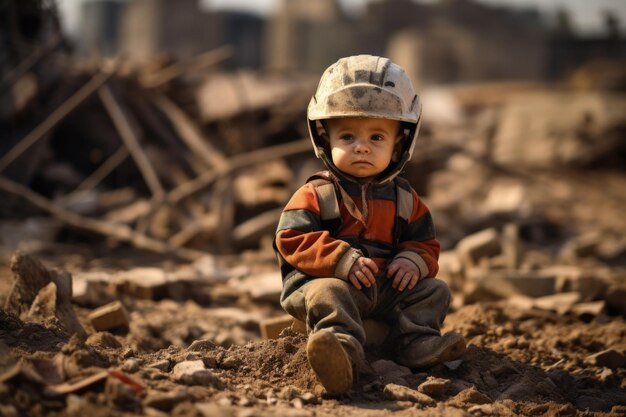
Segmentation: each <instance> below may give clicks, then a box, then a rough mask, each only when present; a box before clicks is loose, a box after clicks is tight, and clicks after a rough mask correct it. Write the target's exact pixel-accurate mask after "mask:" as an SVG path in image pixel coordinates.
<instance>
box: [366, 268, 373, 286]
mask: <svg viewBox="0 0 626 417" xmlns="http://www.w3.org/2000/svg"><path fill="white" fill-rule="evenodd" d="M363 274H364V275H365V278H366V279H367V282H368V284H373V283H375V282H376V277H375V276H374V273H373V272H372V270H371V269H369V268H363ZM367 286H368V287H369V285H367Z"/></svg>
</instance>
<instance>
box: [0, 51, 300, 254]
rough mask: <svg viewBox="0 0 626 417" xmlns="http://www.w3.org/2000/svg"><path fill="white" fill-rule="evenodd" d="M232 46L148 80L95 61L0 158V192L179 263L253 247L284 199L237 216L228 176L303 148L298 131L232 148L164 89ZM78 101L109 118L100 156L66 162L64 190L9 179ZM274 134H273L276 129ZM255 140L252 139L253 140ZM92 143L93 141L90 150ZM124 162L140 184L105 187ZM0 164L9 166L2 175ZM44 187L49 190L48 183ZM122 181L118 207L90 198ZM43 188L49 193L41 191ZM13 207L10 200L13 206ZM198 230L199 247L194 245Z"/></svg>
mask: <svg viewBox="0 0 626 417" xmlns="http://www.w3.org/2000/svg"><path fill="white" fill-rule="evenodd" d="M231 52H232V51H231V50H230V48H228V47H224V48H220V49H218V50H215V51H212V52H209V53H207V54H206V56H201V57H198V62H195V63H191V64H186V65H183V64H180V65H176V64H174V65H172V66H171V67H168V68H165V69H162V70H160V71H158V72H157V73H155V74H154V76H153V77H152V78H151V77H150V76H148V75H146V74H145V73H143V74H141V77H140V76H139V75H137V74H135V73H132V74H131V75H128V74H127V73H126V72H124V71H123V70H122V69H121V67H122V66H123V63H122V61H121V60H120V59H118V60H115V61H111V62H103V64H102V68H101V69H98V70H97V71H96V72H95V75H93V76H91V78H90V79H89V81H87V82H86V83H85V84H84V85H83V86H82V87H81V88H79V89H78V90H77V91H76V92H75V93H74V94H72V95H71V96H70V97H69V98H68V99H67V100H65V102H63V103H62V104H61V105H60V106H59V107H57V108H56V109H54V110H53V111H52V112H51V114H50V115H49V116H48V117H46V118H44V120H43V121H42V122H40V123H39V124H38V125H37V126H36V127H35V128H34V129H32V130H31V131H30V133H28V134H26V135H25V136H23V137H22V138H21V139H19V140H17V141H15V140H14V141H13V146H12V147H11V148H10V149H9V150H8V151H7V152H6V153H4V155H0V191H1V192H4V193H5V194H9V195H12V196H15V197H18V198H20V199H22V201H26V202H28V203H29V204H30V205H32V206H35V207H37V208H38V209H39V210H40V211H43V212H46V213H48V214H49V215H50V216H52V217H54V218H56V219H58V220H59V221H61V222H62V223H64V224H65V225H67V226H69V227H72V228H77V229H81V230H86V231H89V232H94V233H96V234H99V235H102V236H104V237H106V238H109V239H112V240H113V241H117V242H124V243H128V244H131V245H133V246H135V247H137V248H140V249H144V250H149V251H153V252H156V253H159V254H167V255H173V256H177V257H179V258H183V259H186V260H193V259H198V258H200V257H202V256H203V255H205V254H207V253H209V252H229V251H232V250H233V248H235V247H241V246H245V245H247V246H248V247H249V246H254V245H255V244H258V239H259V237H260V236H261V235H262V234H263V233H264V232H266V231H268V230H271V229H272V228H273V227H275V225H276V222H277V218H278V217H277V216H276V215H277V214H278V212H277V210H278V209H279V208H280V205H281V204H282V203H283V202H282V201H281V202H280V203H275V204H274V207H273V208H272V207H268V206H267V205H260V206H259V208H256V209H255V208H254V207H246V208H245V211H246V213H247V214H246V217H245V218H239V217H240V216H239V217H238V216H237V210H238V206H241V205H242V203H241V202H239V201H236V200H234V198H235V196H234V195H233V193H232V187H233V183H234V181H235V179H236V178H237V177H239V176H240V175H242V173H243V174H244V175H245V173H244V171H245V170H246V169H247V168H248V167H253V166H255V165H259V164H263V163H267V162H268V161H272V160H281V161H284V160H285V159H289V158H293V157H294V156H296V155H298V154H301V153H305V152H307V151H309V150H310V144H309V142H308V141H307V140H297V137H283V138H281V139H280V140H279V141H278V142H277V141H276V140H275V139H269V138H268V139H264V140H263V141H264V142H265V143H266V146H262V147H261V148H254V147H252V148H249V150H248V151H245V152H241V153H236V154H232V151H231V150H229V149H226V148H224V145H223V144H222V145H220V144H219V141H218V140H217V138H215V137H211V136H207V130H208V129H207V128H206V126H204V127H201V126H200V125H199V124H198V123H197V122H195V121H194V120H193V118H192V117H191V115H190V114H189V113H188V112H187V111H186V110H184V109H183V108H182V107H181V106H180V105H179V104H177V103H176V102H175V100H174V99H173V98H172V97H171V93H170V95H168V93H167V91H168V88H169V85H170V83H172V82H175V81H177V80H179V79H180V78H181V77H183V76H184V75H185V72H184V71H185V69H189V68H191V70H193V71H199V70H206V69H207V68H208V67H210V66H211V65H214V64H215V63H217V62H219V61H220V60H221V59H224V58H225V57H226V56H227V55H228V54H229V53H231ZM191 70H190V71H191ZM142 77H143V78H142ZM125 85H126V86H125ZM250 93H251V92H248V93H247V94H250ZM96 100H97V101H96ZM87 105H89V106H94V105H99V106H101V107H102V108H104V110H105V114H106V115H107V116H108V123H109V124H110V127H108V128H107V129H112V135H111V136H110V137H107V138H106V139H105V141H106V142H107V144H106V146H107V147H108V148H110V149H111V152H110V153H109V154H108V155H103V157H102V158H100V161H101V162H100V163H99V164H96V165H95V166H94V167H93V169H92V171H91V172H85V171H84V170H82V172H80V173H78V175H80V176H81V177H77V176H76V173H77V171H76V169H74V168H72V170H73V172H74V173H75V174H74V176H75V177H76V178H77V179H79V181H78V182H79V183H78V185H77V186H76V187H74V189H73V190H64V191H62V192H61V193H59V192H58V191H57V190H55V189H54V188H52V189H44V190H40V189H33V188H32V187H31V186H30V183H29V179H28V178H26V179H24V178H21V179H19V180H18V179H13V178H12V176H11V173H12V172H13V171H14V170H15V167H14V165H23V164H27V163H29V161H30V160H31V157H29V154H28V151H29V150H30V149H31V148H33V147H34V146H35V145H36V144H38V142H43V143H44V144H46V143H48V144H49V143H50V141H51V138H52V137H54V134H55V130H56V128H57V127H58V126H59V125H62V124H63V123H67V120H71V118H72V117H73V115H74V114H76V113H77V110H80V109H81V107H83V106H87ZM278 105H279V103H278ZM257 111H265V109H260V110H257ZM301 112H302V109H295V110H293V111H292V113H293V115H292V117H291V121H290V122H289V123H291V125H292V126H293V125H294V124H295V125H299V124H301V120H300V118H299V117H298V115H299V113H301ZM296 120H298V122H296ZM228 123H229V122H228V121H227V122H226V125H228ZM90 128H94V129H98V128H100V126H92V127H90ZM229 128H230V129H233V128H235V127H233V126H230V127H229ZM289 129H291V130H293V127H289ZM77 133H78V134H80V132H77ZM273 134H274V136H276V135H275V134H276V132H273ZM149 135H150V136H149ZM152 135H156V137H155V136H152ZM60 140H64V139H60ZM89 140H91V138H90V137H89V136H88V137H87V141H89ZM255 142H256V143H258V142H259V141H258V138H256V139H255ZM49 146H50V145H48V147H49ZM68 146H70V147H71V145H68ZM99 146H100V145H98V143H97V142H96V141H94V143H93V147H94V148H95V149H97V148H98V147H99ZM245 148H246V147H245V146H244V149H245ZM114 149H115V150H114ZM98 152H101V151H100V150H98ZM75 158H76V157H75ZM78 158H81V156H78ZM83 158H84V157H83ZM58 159H59V161H58V163H65V162H62V161H63V160H65V159H66V157H65V155H58ZM33 161H34V160H33ZM55 163H57V162H55ZM129 163H130V164H131V170H132V171H134V172H136V173H137V174H138V175H139V178H140V181H139V182H135V183H133V184H120V185H121V186H122V187H121V188H120V187H118V186H117V184H113V187H114V188H112V187H111V183H114V182H115V181H111V180H110V178H111V177H112V176H115V173H116V172H117V171H118V170H120V169H121V167H122V166H124V167H125V168H124V169H125V170H126V171H125V172H127V170H128V165H129ZM70 164H71V162H70ZM133 166H134V168H132V167H133ZM8 168H12V169H13V170H12V171H10V172H9V170H8ZM287 172H288V175H287V176H288V177H287V178H282V180H281V182H282V185H281V187H284V185H287V186H288V187H290V186H291V184H292V181H293V178H294V177H296V174H295V173H293V172H289V171H287ZM40 174H41V172H40V173H39V174H37V173H36V174H35V175H40ZM50 185H51V186H52V187H55V184H54V183H52V184H50ZM128 185H130V186H131V188H130V190H132V193H131V194H130V196H131V200H128V201H127V203H126V205H125V206H124V205H120V203H121V202H120V203H118V204H115V205H113V206H112V207H106V206H105V205H103V204H102V203H98V200H99V199H100V198H99V197H100V196H104V195H106V193H113V192H118V195H119V192H121V191H122V190H124V189H126V190H128ZM124 186H125V187H126V188H123V187H124ZM115 187H117V188H115ZM144 187H145V188H144ZM42 191H43V192H42ZM146 191H147V193H146ZM249 192H250V193H254V192H255V190H249ZM50 194H52V195H54V198H49V197H47V195H50ZM20 204H22V203H19V202H18V203H14V207H19V206H20ZM94 204H95V205H94ZM85 209H87V212H85ZM240 210H241V209H240ZM257 216H258V217H257ZM199 236H202V238H201V239H202V240H204V242H203V244H199V242H197V240H198V239H197V238H198V237H199ZM194 240H196V242H194Z"/></svg>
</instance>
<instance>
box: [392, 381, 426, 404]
mask: <svg viewBox="0 0 626 417" xmlns="http://www.w3.org/2000/svg"><path fill="white" fill-rule="evenodd" d="M383 392H384V393H385V394H387V396H388V397H389V398H392V399H394V400H397V401H411V402H414V403H417V404H420V405H422V406H426V407H432V406H435V405H436V404H437V402H436V401H435V400H433V399H432V398H431V397H429V396H428V395H426V394H422V393H421V392H419V391H417V390H414V389H411V388H408V387H405V386H403V385H397V384H387V385H385V388H384V389H383Z"/></svg>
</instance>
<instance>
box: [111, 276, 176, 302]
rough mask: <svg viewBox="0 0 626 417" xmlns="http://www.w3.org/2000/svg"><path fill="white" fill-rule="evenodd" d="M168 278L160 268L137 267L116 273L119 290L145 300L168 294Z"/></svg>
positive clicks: (116, 283) (159, 297) (116, 285)
mask: <svg viewBox="0 0 626 417" xmlns="http://www.w3.org/2000/svg"><path fill="white" fill-rule="evenodd" d="M167 283H168V278H167V274H166V273H165V271H164V270H162V269H159V268H135V269H131V270H128V271H122V272H118V273H117V274H115V277H114V285H115V287H116V289H117V291H118V292H121V293H124V294H127V295H130V296H131V297H135V298H140V299H144V300H158V299H162V298H164V297H165V296H166V295H167Z"/></svg>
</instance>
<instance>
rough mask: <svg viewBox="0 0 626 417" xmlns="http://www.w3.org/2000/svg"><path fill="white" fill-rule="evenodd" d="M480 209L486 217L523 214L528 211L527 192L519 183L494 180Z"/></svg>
mask: <svg viewBox="0 0 626 417" xmlns="http://www.w3.org/2000/svg"><path fill="white" fill-rule="evenodd" d="M482 209H483V211H484V213H485V214H486V215H487V216H496V215H500V216H502V215H507V216H511V217H513V216H519V215H520V214H525V213H527V212H528V211H529V209H530V206H529V203H528V197H527V191H526V189H525V187H524V186H523V185H522V184H520V183H519V181H514V180H508V179H507V180H496V182H493V183H492V184H491V187H490V189H489V191H488V193H487V197H486V198H485V200H484V203H483V207H482Z"/></svg>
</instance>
